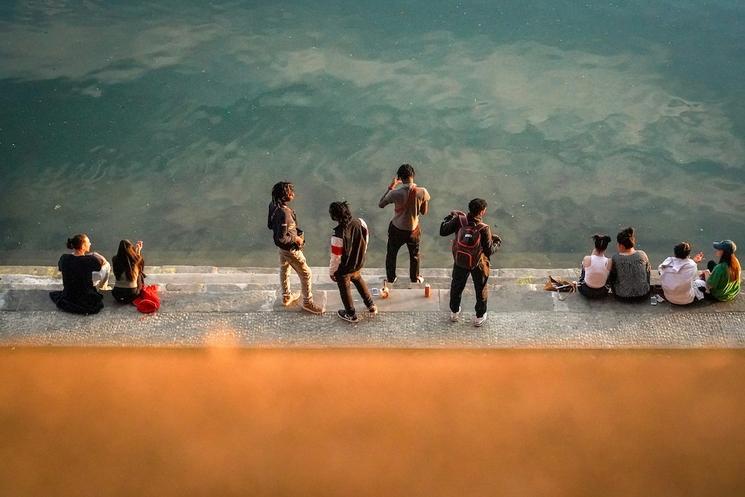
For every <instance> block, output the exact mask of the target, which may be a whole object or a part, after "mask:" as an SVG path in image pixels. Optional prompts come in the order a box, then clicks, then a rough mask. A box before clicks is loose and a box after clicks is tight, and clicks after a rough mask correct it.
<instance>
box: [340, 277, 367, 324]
mask: <svg viewBox="0 0 745 497" xmlns="http://www.w3.org/2000/svg"><path fill="white" fill-rule="evenodd" d="M350 282H351V283H354V286H355V287H356V288H357V291H358V292H360V296H361V297H362V301H363V302H364V303H365V305H366V306H367V307H368V309H369V308H370V307H371V306H372V305H373V299H372V295H370V290H369V289H368V288H367V283H365V280H363V279H362V274H361V272H360V271H357V272H355V273H347V274H337V276H336V284H337V286H338V287H339V294H340V295H341V302H342V304H344V310H345V311H347V314H351V315H354V314H355V310H354V301H353V300H352V287H351V285H350V284H349V283H350Z"/></svg>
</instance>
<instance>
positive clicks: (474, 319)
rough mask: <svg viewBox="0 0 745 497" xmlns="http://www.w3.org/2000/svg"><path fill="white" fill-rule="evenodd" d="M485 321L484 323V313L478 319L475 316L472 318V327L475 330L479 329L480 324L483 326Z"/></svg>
mask: <svg viewBox="0 0 745 497" xmlns="http://www.w3.org/2000/svg"><path fill="white" fill-rule="evenodd" d="M485 321H486V313H484V315H483V316H481V317H480V318H479V317H476V316H474V317H473V325H474V326H475V327H476V328H478V327H480V326H481V325H482V324H484V322H485Z"/></svg>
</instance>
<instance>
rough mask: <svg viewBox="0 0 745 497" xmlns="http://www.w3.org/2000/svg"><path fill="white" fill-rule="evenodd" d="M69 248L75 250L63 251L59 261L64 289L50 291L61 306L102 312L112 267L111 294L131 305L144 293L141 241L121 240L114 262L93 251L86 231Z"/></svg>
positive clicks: (74, 311) (70, 240)
mask: <svg viewBox="0 0 745 497" xmlns="http://www.w3.org/2000/svg"><path fill="white" fill-rule="evenodd" d="M67 248H68V249H70V251H71V252H70V253H68V254H63V255H62V257H60V259H59V262H58V264H57V267H58V268H59V270H60V272H61V273H62V284H63V289H62V290H60V291H54V292H51V293H50V294H49V296H50V297H51V299H52V301H53V302H54V303H55V304H57V307H58V308H59V309H61V310H63V311H66V312H72V313H75V314H96V313H98V312H99V311H100V310H101V309H103V295H101V293H100V292H99V291H98V290H103V289H106V288H107V287H108V281H109V274H110V273H111V272H112V270H113V273H114V279H115V282H114V287H113V288H112V289H111V295H112V296H113V297H114V299H115V300H116V301H117V302H120V303H122V304H131V303H133V302H134V301H135V299H137V298H138V297H139V296H140V293H141V292H142V289H143V286H144V281H145V259H144V258H143V257H142V242H141V241H138V242H137V243H134V244H133V243H132V242H130V241H129V240H122V241H120V242H119V250H118V251H117V253H116V255H114V257H112V259H111V264H109V262H108V261H107V260H106V258H105V257H104V256H102V255H101V254H99V253H97V252H91V241H90V238H89V237H88V235H87V234H85V233H81V234H78V235H75V236H73V237H72V238H69V239H68V240H67Z"/></svg>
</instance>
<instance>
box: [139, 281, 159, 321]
mask: <svg viewBox="0 0 745 497" xmlns="http://www.w3.org/2000/svg"><path fill="white" fill-rule="evenodd" d="M132 303H133V304H134V305H135V306H136V307H137V310H138V311H140V312H142V313H144V314H150V313H153V312H155V311H157V310H158V309H160V296H159V295H158V285H147V286H143V287H142V290H140V296H139V297H137V298H136V299H134V300H133V301H132Z"/></svg>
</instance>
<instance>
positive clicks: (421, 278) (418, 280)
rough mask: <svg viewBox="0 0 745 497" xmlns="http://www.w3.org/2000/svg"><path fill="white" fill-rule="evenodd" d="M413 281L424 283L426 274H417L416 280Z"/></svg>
mask: <svg viewBox="0 0 745 497" xmlns="http://www.w3.org/2000/svg"><path fill="white" fill-rule="evenodd" d="M412 283H418V284H422V283H424V276H422V275H419V276H417V277H416V281H412Z"/></svg>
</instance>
